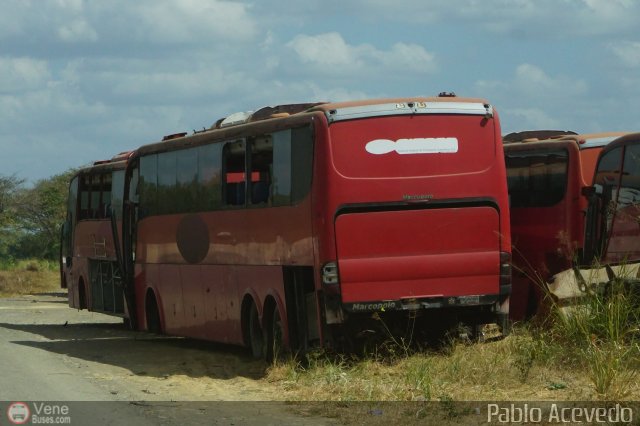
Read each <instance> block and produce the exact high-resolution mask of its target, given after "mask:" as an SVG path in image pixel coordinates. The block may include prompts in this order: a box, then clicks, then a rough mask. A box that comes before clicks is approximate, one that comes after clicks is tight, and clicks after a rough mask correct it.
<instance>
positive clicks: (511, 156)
mask: <svg viewBox="0 0 640 426" xmlns="http://www.w3.org/2000/svg"><path fill="white" fill-rule="evenodd" d="M505 161H506V164H507V182H508V185H509V197H510V199H511V206H512V207H549V206H553V205H554V204H557V203H559V202H560V201H561V200H562V199H563V198H564V194H565V192H566V189H567V163H568V153H567V151H566V150H554V151H521V152H509V153H506V154H505Z"/></svg>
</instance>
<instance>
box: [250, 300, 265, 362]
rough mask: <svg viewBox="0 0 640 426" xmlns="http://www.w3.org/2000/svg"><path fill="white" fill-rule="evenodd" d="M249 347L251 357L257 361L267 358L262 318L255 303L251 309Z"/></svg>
mask: <svg viewBox="0 0 640 426" xmlns="http://www.w3.org/2000/svg"><path fill="white" fill-rule="evenodd" d="M249 345H250V348H251V355H253V357H254V358H255V359H261V358H263V357H264V356H265V339H264V333H263V330H262V325H260V318H259V316H258V308H257V307H256V304H255V303H251V307H250V308H249Z"/></svg>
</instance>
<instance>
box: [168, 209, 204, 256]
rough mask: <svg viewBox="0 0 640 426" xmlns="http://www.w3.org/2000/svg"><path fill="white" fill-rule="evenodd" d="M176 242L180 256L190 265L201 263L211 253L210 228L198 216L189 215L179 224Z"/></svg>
mask: <svg viewBox="0 0 640 426" xmlns="http://www.w3.org/2000/svg"><path fill="white" fill-rule="evenodd" d="M176 234H177V235H176V241H177V243H178V250H180V254H181V255H182V257H183V258H184V260H186V261H187V262H189V263H200V262H202V261H203V260H204V258H205V257H207V254H208V253H209V228H208V227H207V224H206V223H205V222H204V220H202V218H201V217H200V216H199V215H197V214H188V215H186V216H185V217H183V218H182V220H181V221H180V223H179V224H178V230H177V233H176Z"/></svg>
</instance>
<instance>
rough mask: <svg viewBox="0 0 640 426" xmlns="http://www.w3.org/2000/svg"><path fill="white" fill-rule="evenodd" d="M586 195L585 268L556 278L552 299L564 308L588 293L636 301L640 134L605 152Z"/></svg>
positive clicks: (639, 257) (639, 251)
mask: <svg viewBox="0 0 640 426" xmlns="http://www.w3.org/2000/svg"><path fill="white" fill-rule="evenodd" d="M582 193H583V195H584V196H585V197H586V198H587V199H588V208H587V215H586V220H585V239H584V255H583V258H582V262H581V264H580V265H574V267H573V268H572V269H570V270H567V271H563V272H561V273H559V274H556V275H555V276H554V277H553V279H552V280H551V282H550V283H549V290H550V292H551V294H552V295H553V297H554V299H555V300H556V301H557V302H558V305H559V306H561V307H565V306H572V305H575V304H576V303H579V302H578V301H579V300H580V299H581V298H582V296H584V295H585V293H594V292H596V293H598V294H602V295H603V296H604V297H609V296H610V295H611V294H614V293H612V292H614V291H615V292H617V291H619V290H624V291H625V292H631V294H633V295H634V298H636V299H635V300H636V301H637V300H638V299H637V297H638V296H640V294H639V289H640V282H639V281H638V277H639V276H640V270H639V267H640V227H638V216H640V133H632V134H627V135H625V136H622V137H620V138H618V139H616V140H615V141H613V142H611V143H610V144H609V145H607V146H606V147H605V148H604V149H603V150H602V152H601V153H600V156H599V157H598V161H597V167H596V169H595V175H594V178H593V185H592V186H589V187H585V188H584V189H583V191H582ZM614 284H615V285H614ZM619 284H622V286H619Z"/></svg>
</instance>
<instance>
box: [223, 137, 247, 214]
mask: <svg viewBox="0 0 640 426" xmlns="http://www.w3.org/2000/svg"><path fill="white" fill-rule="evenodd" d="M222 165H223V173H224V182H223V184H222V194H223V199H224V201H225V204H226V205H228V206H243V205H244V201H245V174H244V170H245V145H244V141H235V142H229V143H226V144H225V145H224V148H223V149H222Z"/></svg>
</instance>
